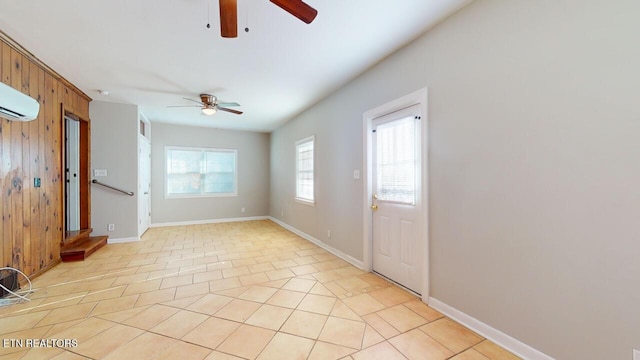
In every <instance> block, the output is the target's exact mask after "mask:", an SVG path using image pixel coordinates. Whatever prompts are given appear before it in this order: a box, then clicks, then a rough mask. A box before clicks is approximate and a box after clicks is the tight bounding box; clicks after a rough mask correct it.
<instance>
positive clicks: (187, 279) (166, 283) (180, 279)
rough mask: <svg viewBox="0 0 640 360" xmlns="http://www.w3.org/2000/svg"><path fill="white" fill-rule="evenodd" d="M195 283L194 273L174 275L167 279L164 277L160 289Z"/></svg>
mask: <svg viewBox="0 0 640 360" xmlns="http://www.w3.org/2000/svg"><path fill="white" fill-rule="evenodd" d="M191 284H193V275H192V274H188V275H180V276H174V277H170V278H166V279H162V283H161V284H160V289H168V288H172V287H176V286H182V285H191Z"/></svg>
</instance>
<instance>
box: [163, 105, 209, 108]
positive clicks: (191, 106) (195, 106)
mask: <svg viewBox="0 0 640 360" xmlns="http://www.w3.org/2000/svg"><path fill="white" fill-rule="evenodd" d="M167 107H190V108H197V107H202V105H200V106H198V105H169V106H167Z"/></svg>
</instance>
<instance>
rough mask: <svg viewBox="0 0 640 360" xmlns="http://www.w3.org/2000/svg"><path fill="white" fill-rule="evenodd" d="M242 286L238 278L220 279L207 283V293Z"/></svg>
mask: <svg viewBox="0 0 640 360" xmlns="http://www.w3.org/2000/svg"><path fill="white" fill-rule="evenodd" d="M241 286H242V284H241V283H240V280H238V278H235V277H234V278H230V279H220V280H213V281H209V291H210V292H216V291H222V290H228V289H233V288H238V287H241Z"/></svg>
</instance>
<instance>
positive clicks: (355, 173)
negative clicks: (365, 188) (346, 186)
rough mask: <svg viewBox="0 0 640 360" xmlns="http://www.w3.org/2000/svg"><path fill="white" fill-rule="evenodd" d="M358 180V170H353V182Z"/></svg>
mask: <svg viewBox="0 0 640 360" xmlns="http://www.w3.org/2000/svg"><path fill="white" fill-rule="evenodd" d="M358 179H360V170H353V180H358Z"/></svg>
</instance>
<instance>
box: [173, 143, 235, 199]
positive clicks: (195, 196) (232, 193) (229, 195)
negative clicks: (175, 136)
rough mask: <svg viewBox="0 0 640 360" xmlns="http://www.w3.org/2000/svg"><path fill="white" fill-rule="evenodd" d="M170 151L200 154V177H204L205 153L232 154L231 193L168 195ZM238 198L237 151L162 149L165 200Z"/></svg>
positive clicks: (174, 147) (202, 148)
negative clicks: (232, 175) (168, 160)
mask: <svg viewBox="0 0 640 360" xmlns="http://www.w3.org/2000/svg"><path fill="white" fill-rule="evenodd" d="M171 150H182V151H194V152H200V153H201V154H202V159H201V160H200V162H201V164H200V175H201V176H202V175H204V172H203V171H204V165H203V162H204V161H205V159H204V154H205V153H207V152H220V153H222V152H224V153H232V154H233V156H234V160H235V161H234V169H233V172H234V178H233V191H231V192H225V193H203V192H200V193H199V194H170V193H169V192H168V191H169V186H168V185H169V176H168V175H169V174H168V171H169V169H168V168H167V159H168V155H169V152H170V151H171ZM236 196H238V150H237V149H220V148H205V147H190V146H189V147H187V146H165V148H164V197H165V199H185V198H209V197H236Z"/></svg>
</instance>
